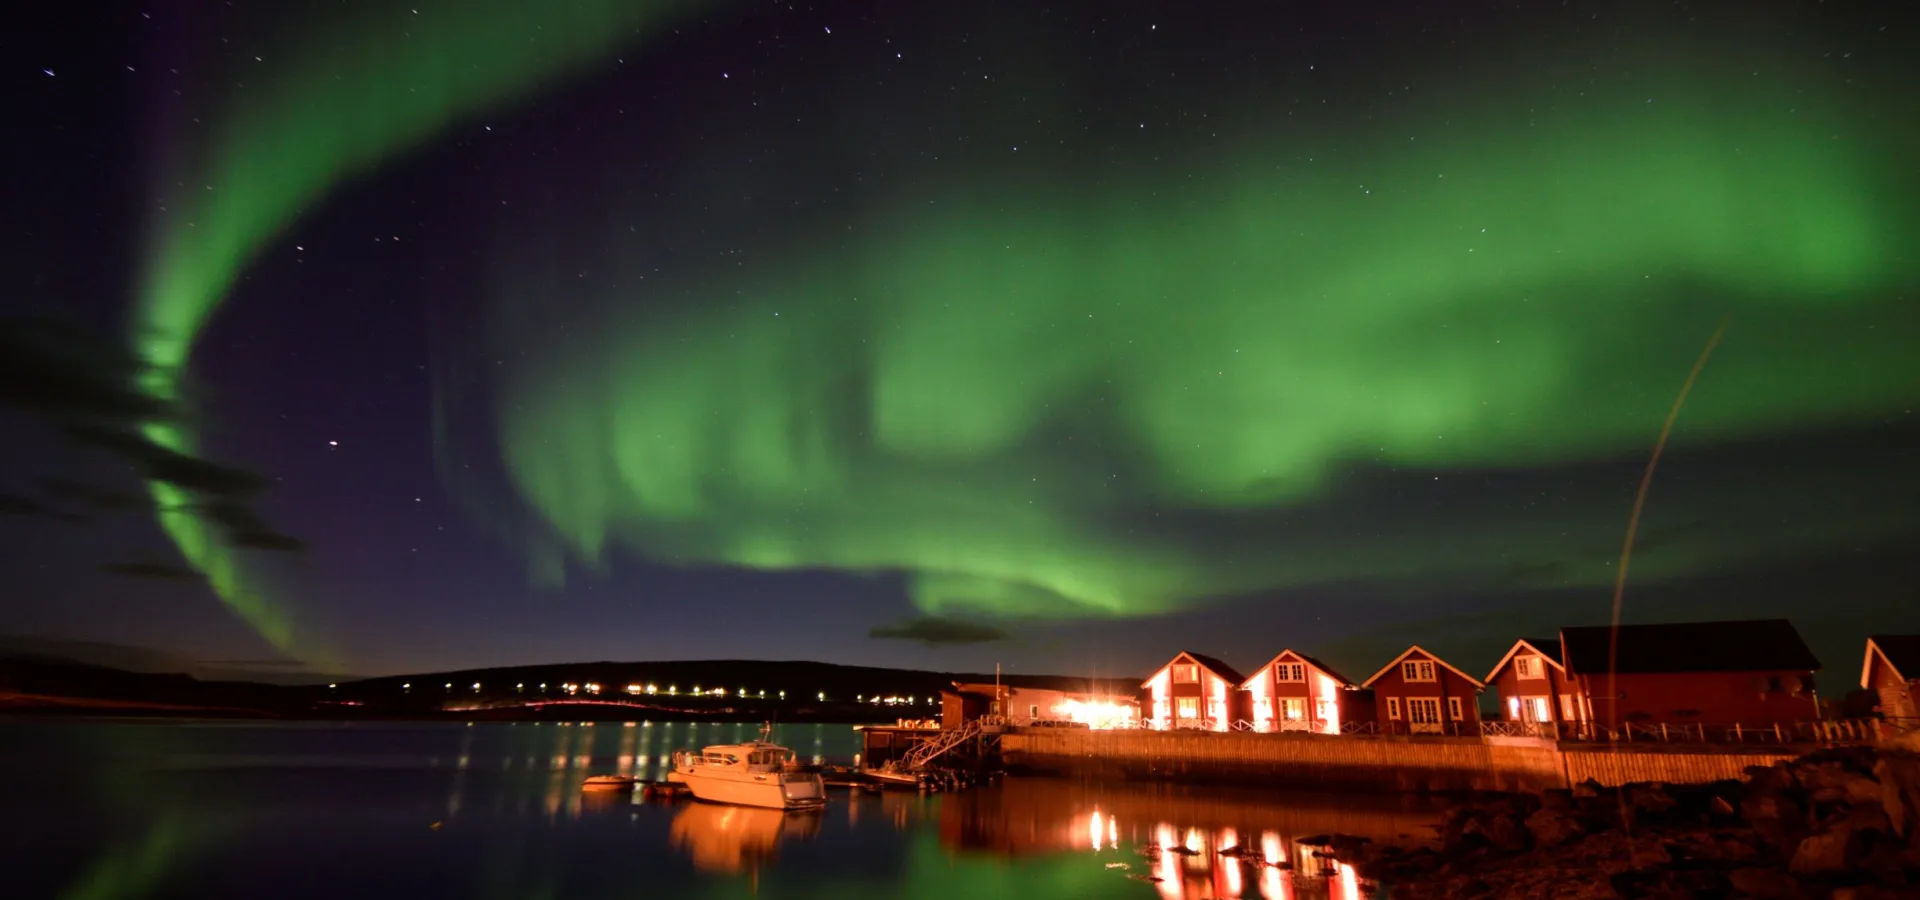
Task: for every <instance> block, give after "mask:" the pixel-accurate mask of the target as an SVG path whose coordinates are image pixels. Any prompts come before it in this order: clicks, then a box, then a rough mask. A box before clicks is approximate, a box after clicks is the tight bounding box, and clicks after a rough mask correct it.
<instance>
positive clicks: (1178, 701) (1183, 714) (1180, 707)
mask: <svg viewBox="0 0 1920 900" xmlns="http://www.w3.org/2000/svg"><path fill="white" fill-rule="evenodd" d="M1173 712H1174V716H1175V717H1176V718H1181V719H1198V718H1200V698H1199V697H1175V698H1173Z"/></svg>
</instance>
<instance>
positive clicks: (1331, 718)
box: [1240, 650, 1373, 734]
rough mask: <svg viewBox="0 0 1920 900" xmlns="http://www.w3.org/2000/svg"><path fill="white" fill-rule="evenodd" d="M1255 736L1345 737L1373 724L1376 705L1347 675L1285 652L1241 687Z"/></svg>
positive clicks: (1303, 655)
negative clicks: (1352, 726)
mask: <svg viewBox="0 0 1920 900" xmlns="http://www.w3.org/2000/svg"><path fill="white" fill-rule="evenodd" d="M1240 688H1241V690H1243V691H1245V692H1246V696H1247V707H1248V712H1249V713H1250V714H1251V715H1252V719H1253V728H1254V730H1255V731H1306V732H1311V733H1314V734H1339V733H1340V726H1341V725H1342V724H1343V723H1350V722H1367V721H1372V719H1373V700H1372V698H1371V697H1370V696H1367V695H1366V694H1365V693H1364V692H1362V691H1361V690H1360V689H1359V685H1356V684H1354V683H1353V682H1352V681H1351V680H1349V679H1348V678H1347V677H1346V676H1345V675H1341V674H1340V673H1339V672H1335V671H1334V670H1333V668H1332V667H1330V666H1328V665H1327V664H1326V663H1323V662H1321V661H1319V660H1317V659H1314V658H1313V657H1311V656H1308V655H1306V654H1305V653H1300V652H1297V651H1294V650H1282V651H1280V655H1278V656H1275V657H1274V658H1273V659H1270V660H1268V661H1267V664H1266V665H1264V666H1261V667H1260V668H1259V669H1258V670H1256V671H1255V672H1254V673H1253V676H1252V677H1251V678H1247V679H1245V680H1244V681H1242V682H1240Z"/></svg>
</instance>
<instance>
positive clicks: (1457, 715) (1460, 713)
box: [1447, 697, 1467, 722]
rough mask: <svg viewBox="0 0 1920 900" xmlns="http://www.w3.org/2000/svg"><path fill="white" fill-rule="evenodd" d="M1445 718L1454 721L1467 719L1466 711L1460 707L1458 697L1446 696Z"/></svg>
mask: <svg viewBox="0 0 1920 900" xmlns="http://www.w3.org/2000/svg"><path fill="white" fill-rule="evenodd" d="M1447 718H1448V719H1451V720H1453V721H1455V722H1464V721H1466V720H1467V716H1466V711H1465V710H1464V709H1463V708H1462V707H1461V704H1460V698H1459V697H1448V698H1447Z"/></svg>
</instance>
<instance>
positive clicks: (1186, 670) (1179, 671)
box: [1170, 663, 1200, 684]
mask: <svg viewBox="0 0 1920 900" xmlns="http://www.w3.org/2000/svg"><path fill="white" fill-rule="evenodd" d="M1182 675H1188V676H1192V677H1189V678H1182V677H1180V676H1182ZM1170 677H1171V678H1172V680H1173V683H1174V684H1199V683H1200V667H1199V666H1198V665H1195V664H1194V663H1174V664H1173V674H1172V675H1171V676H1170Z"/></svg>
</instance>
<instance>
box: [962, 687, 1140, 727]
mask: <svg viewBox="0 0 1920 900" xmlns="http://www.w3.org/2000/svg"><path fill="white" fill-rule="evenodd" d="M940 699H941V723H942V724H943V725H944V726H945V727H948V728H958V727H960V726H961V725H963V724H965V723H966V722H968V721H969V720H972V719H977V718H980V717H981V716H984V715H996V716H1001V717H1003V718H1004V719H1005V724H1008V725H1020V726H1028V725H1060V724H1073V725H1084V726H1086V727H1088V728H1094V729H1107V728H1131V727H1133V726H1134V723H1135V720H1136V719H1138V718H1139V715H1140V689H1139V684H1138V682H1135V681H1133V680H1131V679H1115V678H1071V677H1066V676H1055V675H1004V676H1002V677H1001V679H1000V681H999V682H998V683H994V682H979V683H975V682H960V681H956V682H954V683H953V685H952V686H951V687H950V688H948V689H947V690H944V691H941V692H940Z"/></svg>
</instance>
